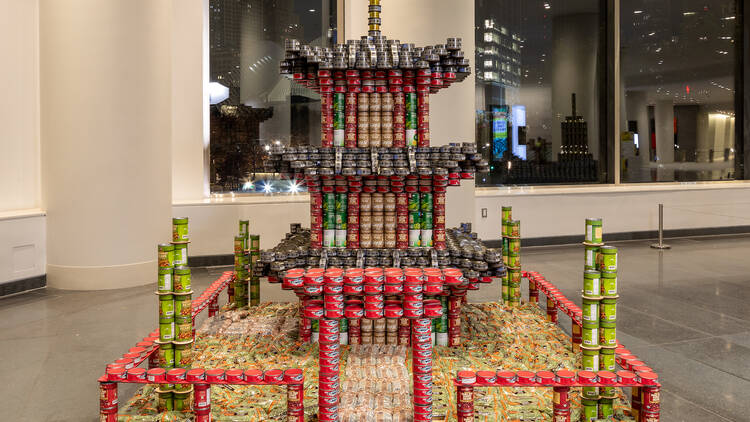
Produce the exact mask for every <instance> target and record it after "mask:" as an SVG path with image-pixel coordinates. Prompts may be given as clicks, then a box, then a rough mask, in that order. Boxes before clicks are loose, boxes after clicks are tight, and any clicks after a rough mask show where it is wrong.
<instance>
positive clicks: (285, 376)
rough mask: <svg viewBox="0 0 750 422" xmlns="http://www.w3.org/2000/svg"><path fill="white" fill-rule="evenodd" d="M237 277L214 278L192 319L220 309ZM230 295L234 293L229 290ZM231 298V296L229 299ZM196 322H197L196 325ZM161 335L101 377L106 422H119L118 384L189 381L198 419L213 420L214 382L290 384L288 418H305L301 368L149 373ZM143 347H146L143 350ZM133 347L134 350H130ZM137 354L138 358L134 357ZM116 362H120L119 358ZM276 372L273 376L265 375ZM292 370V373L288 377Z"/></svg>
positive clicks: (196, 302)
mask: <svg viewBox="0 0 750 422" xmlns="http://www.w3.org/2000/svg"><path fill="white" fill-rule="evenodd" d="M233 280H234V274H233V272H232V271H226V272H224V273H223V274H222V275H221V277H219V278H218V279H217V280H216V281H214V282H213V283H212V284H211V285H210V286H209V287H208V288H207V289H206V290H205V291H204V292H203V293H201V295H200V296H198V297H197V298H196V299H194V300H193V309H192V319H193V322H195V318H196V317H197V316H198V315H199V314H200V313H201V312H202V311H203V310H204V309H206V308H208V316H209V317H212V316H214V315H215V314H216V313H217V312H218V310H219V295H220V293H221V292H222V291H223V290H224V289H226V288H227V287H231V283H232V282H233ZM227 293H228V294H230V293H231V292H229V291H228V292H227ZM230 301H231V298H230ZM193 325H195V324H193ZM158 337H159V330H158V329H157V330H154V331H152V332H151V333H149V335H148V336H146V337H145V338H144V339H143V340H142V341H141V342H139V343H137V345H141V346H137V347H138V350H137V351H136V352H132V351H128V352H127V353H124V354H123V358H122V359H121V360H118V361H121V362H122V364H119V365H110V366H108V369H107V371H106V372H105V374H104V375H103V376H101V377H100V378H99V379H98V382H99V391H100V394H99V413H100V420H101V421H106V422H116V421H117V412H118V404H119V398H118V388H117V387H118V384H119V383H128V384H159V383H168V384H187V385H193V387H194V390H193V396H194V400H193V402H194V404H193V406H192V410H193V412H194V413H195V421H196V422H202V421H210V420H211V416H210V415H211V400H210V393H209V389H210V386H211V385H286V386H287V415H288V418H287V420H289V421H298V422H302V421H304V411H303V401H304V376H302V375H301V374H302V371H301V370H298V369H296V368H295V369H293V370H290V369H287V370H280V369H278V370H275V371H266V373H265V374H264V373H260V374H253V375H252V376H251V375H250V374H247V372H246V371H242V370H239V369H235V370H233V369H229V370H211V369H202V368H192V369H190V370H182V371H180V370H178V371H176V372H172V371H169V372H166V371H162V372H159V373H156V374H152V373H149V372H146V370H145V369H143V368H139V366H140V365H141V364H143V362H145V361H147V360H148V367H149V369H153V368H157V367H158V361H157V357H158V351H159V345H158V343H156V340H157V339H158ZM193 338H195V329H193ZM141 349H143V350H141ZM131 350H132V349H131ZM134 354H138V357H132V356H133V355H134ZM116 362H117V361H116ZM269 372H273V373H272V374H271V375H266V374H268V373H269ZM290 373H293V374H294V375H293V376H289V374H290Z"/></svg>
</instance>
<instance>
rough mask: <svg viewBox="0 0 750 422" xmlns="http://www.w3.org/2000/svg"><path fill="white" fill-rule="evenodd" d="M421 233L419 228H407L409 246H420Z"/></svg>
mask: <svg viewBox="0 0 750 422" xmlns="http://www.w3.org/2000/svg"><path fill="white" fill-rule="evenodd" d="M421 235H422V231H421V230H417V229H409V247H411V248H418V247H420V246H422V242H421Z"/></svg>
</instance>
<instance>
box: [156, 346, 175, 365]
mask: <svg viewBox="0 0 750 422" xmlns="http://www.w3.org/2000/svg"><path fill="white" fill-rule="evenodd" d="M159 366H161V367H162V368H173V367H174V346H173V345H172V343H159Z"/></svg>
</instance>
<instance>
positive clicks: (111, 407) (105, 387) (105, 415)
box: [99, 382, 118, 422]
mask: <svg viewBox="0 0 750 422" xmlns="http://www.w3.org/2000/svg"><path fill="white" fill-rule="evenodd" d="M117 404H118V398H117V383H116V382H100V383H99V419H100V420H101V421H105V422H117Z"/></svg>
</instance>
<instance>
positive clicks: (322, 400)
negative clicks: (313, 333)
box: [318, 318, 341, 421]
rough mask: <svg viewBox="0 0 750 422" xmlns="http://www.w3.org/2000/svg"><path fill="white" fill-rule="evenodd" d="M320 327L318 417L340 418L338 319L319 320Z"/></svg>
mask: <svg viewBox="0 0 750 422" xmlns="http://www.w3.org/2000/svg"><path fill="white" fill-rule="evenodd" d="M318 327H319V329H320V339H319V342H320V345H319V352H318V353H319V356H318V359H319V362H318V368H319V372H318V417H319V419H320V420H326V421H337V420H339V414H338V409H339V403H340V386H339V381H340V371H339V370H340V368H339V359H340V354H341V352H340V347H341V346H340V342H339V322H338V320H337V319H329V318H322V319H320V320H318Z"/></svg>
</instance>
